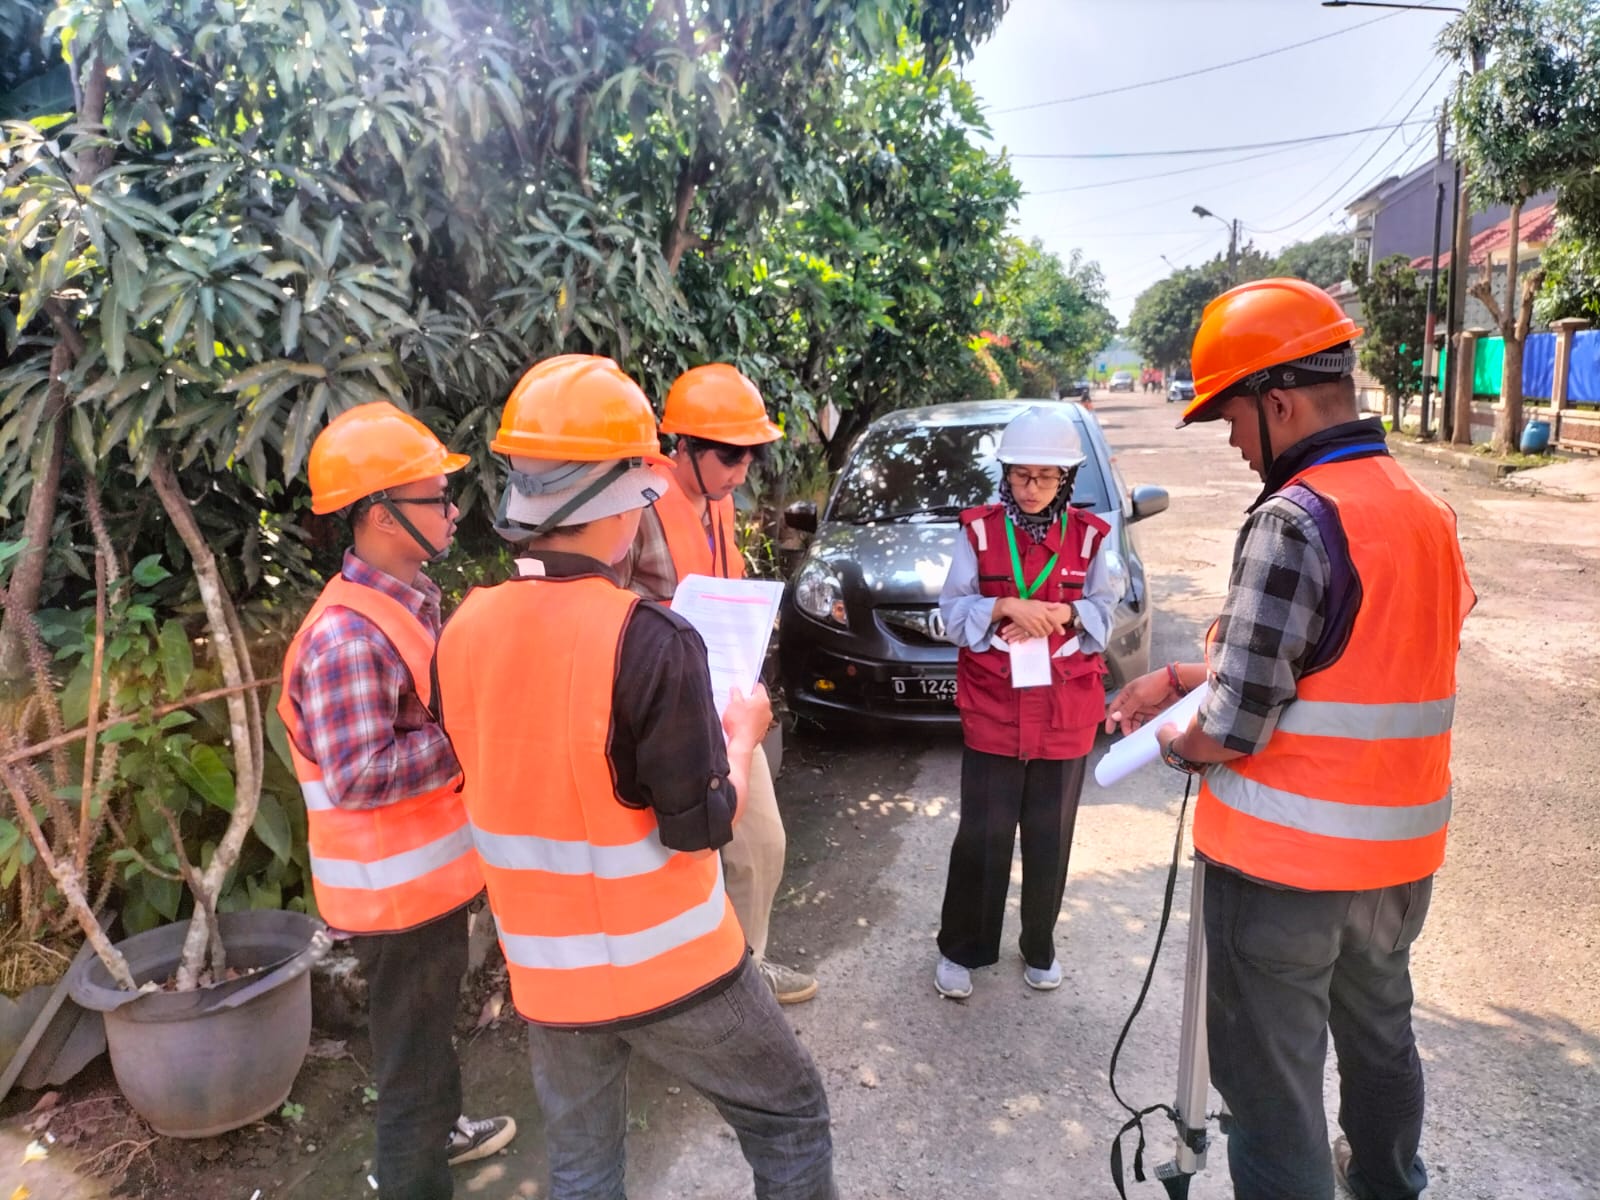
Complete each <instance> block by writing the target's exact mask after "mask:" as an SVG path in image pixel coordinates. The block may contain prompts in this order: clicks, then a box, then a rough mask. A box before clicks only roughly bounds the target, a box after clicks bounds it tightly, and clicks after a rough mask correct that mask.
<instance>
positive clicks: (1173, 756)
mask: <svg viewBox="0 0 1600 1200" xmlns="http://www.w3.org/2000/svg"><path fill="white" fill-rule="evenodd" d="M1176 741H1177V739H1176V738H1174V739H1173V742H1176ZM1161 761H1162V762H1164V763H1166V764H1167V766H1169V767H1171V768H1172V769H1173V770H1174V771H1182V772H1183V773H1184V774H1185V775H1203V774H1205V769H1206V768H1205V764H1204V763H1197V762H1195V761H1194V760H1193V759H1190V758H1185V757H1184V756H1183V755H1182V754H1180V753H1178V750H1177V747H1176V746H1175V745H1173V743H1172V742H1169V743H1167V748H1166V749H1165V750H1163V751H1162V752H1161Z"/></svg>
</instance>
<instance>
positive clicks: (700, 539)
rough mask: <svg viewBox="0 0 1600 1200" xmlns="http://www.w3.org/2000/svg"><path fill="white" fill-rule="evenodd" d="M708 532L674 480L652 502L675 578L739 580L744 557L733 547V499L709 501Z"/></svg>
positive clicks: (742, 570)
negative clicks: (702, 576)
mask: <svg viewBox="0 0 1600 1200" xmlns="http://www.w3.org/2000/svg"><path fill="white" fill-rule="evenodd" d="M709 505H710V514H711V522H710V530H709V531H708V530H707V528H706V522H705V521H702V520H701V519H700V514H699V513H698V512H696V511H695V506H694V502H693V501H691V500H690V499H689V495H688V493H687V492H685V491H684V490H683V487H682V485H681V484H679V483H678V481H677V479H676V478H674V479H673V481H672V484H671V486H670V487H668V488H667V494H666V495H665V496H662V497H661V499H659V500H657V501H656V503H655V512H656V517H657V518H658V519H659V520H660V521H661V529H662V532H664V533H665V534H666V535H667V548H668V549H669V550H670V551H671V552H672V565H673V567H674V568H676V570H677V572H678V578H679V579H682V578H683V577H684V576H685V575H711V576H714V577H715V578H718V579H743V578H744V555H742V554H740V553H739V547H738V546H737V545H735V544H734V527H733V520H734V509H733V497H732V496H724V497H723V498H722V499H721V500H712V501H710V502H709Z"/></svg>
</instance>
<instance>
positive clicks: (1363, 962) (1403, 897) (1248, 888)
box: [1205, 866, 1433, 1200]
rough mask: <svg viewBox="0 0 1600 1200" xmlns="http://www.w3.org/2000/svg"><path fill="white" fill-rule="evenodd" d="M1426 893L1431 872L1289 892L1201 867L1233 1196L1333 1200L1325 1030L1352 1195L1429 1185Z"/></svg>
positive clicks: (1214, 1069)
mask: <svg viewBox="0 0 1600 1200" xmlns="http://www.w3.org/2000/svg"><path fill="white" fill-rule="evenodd" d="M1432 895H1433V878H1432V876H1429V877H1428V878H1426V879H1420V880H1418V881H1417V882H1415V883H1407V884H1401V885H1399V886H1397V887H1388V888H1376V889H1373V890H1370V891H1361V892H1295V891H1287V890H1283V889H1280V888H1274V887H1268V886H1266V885H1265V884H1260V883H1256V882H1254V881H1252V880H1249V879H1246V878H1245V877H1244V876H1242V875H1239V874H1237V873H1236V872H1233V871H1229V870H1227V869H1225V868H1222V867H1217V866H1208V867H1207V869H1206V886H1205V926H1206V949H1207V953H1208V955H1209V960H1208V961H1209V972H1208V979H1207V990H1206V1018H1207V1019H1206V1032H1207V1036H1208V1038H1209V1041H1210V1051H1211V1079H1212V1082H1213V1083H1214V1084H1216V1088H1217V1091H1219V1092H1220V1093H1221V1094H1222V1098H1223V1099H1224V1100H1226V1101H1227V1102H1228V1109H1229V1111H1230V1112H1231V1113H1232V1114H1233V1123H1232V1126H1231V1127H1230V1132H1229V1134H1228V1167H1229V1171H1230V1173H1231V1174H1232V1176H1233V1188H1234V1196H1235V1197H1236V1200H1269V1198H1270V1200H1332V1197H1333V1193H1334V1183H1333V1164H1332V1162H1331V1159H1330V1156H1329V1153H1328V1121H1327V1116H1326V1114H1325V1113H1324V1112H1323V1107H1322V1072H1323V1064H1324V1063H1325V1062H1326V1061H1327V1057H1328V1033H1329V1031H1330V1030H1331V1031H1332V1033H1333V1047H1334V1052H1335V1054H1336V1055H1337V1056H1338V1062H1339V1125H1340V1127H1341V1128H1342V1129H1343V1130H1344V1132H1345V1136H1346V1137H1348V1138H1349V1139H1350V1148H1351V1151H1352V1154H1353V1158H1352V1162H1351V1171H1350V1188H1351V1191H1353V1192H1354V1193H1355V1195H1356V1196H1357V1197H1358V1198H1359V1200H1412V1198H1413V1197H1415V1196H1416V1195H1417V1194H1418V1193H1419V1192H1421V1191H1422V1189H1423V1188H1424V1187H1426V1186H1427V1183H1428V1174H1427V1171H1426V1170H1424V1169H1423V1164H1422V1159H1421V1158H1420V1157H1419V1156H1418V1154H1417V1147H1418V1144H1419V1143H1420V1141H1421V1139H1422V1104H1423V1089H1422V1063H1421V1061H1420V1060H1419V1059H1418V1057H1417V1043H1416V1038H1415V1036H1414V1035H1413V1032H1412V1028H1411V970H1410V953H1411V943H1412V942H1414V941H1415V940H1416V938H1417V934H1418V933H1419V932H1421V929H1422V922H1423V920H1424V918H1426V916H1427V914H1428V902H1429V900H1430V898H1431V897H1432Z"/></svg>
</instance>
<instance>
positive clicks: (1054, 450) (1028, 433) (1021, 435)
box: [995, 407, 1085, 470]
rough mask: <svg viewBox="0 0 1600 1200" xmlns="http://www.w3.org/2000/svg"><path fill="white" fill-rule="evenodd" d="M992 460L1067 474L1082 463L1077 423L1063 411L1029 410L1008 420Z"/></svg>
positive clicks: (1082, 456) (1062, 409)
mask: <svg viewBox="0 0 1600 1200" xmlns="http://www.w3.org/2000/svg"><path fill="white" fill-rule="evenodd" d="M995 458H997V459H999V460H1000V461H1001V462H1003V463H1005V464H1007V465H1008V466H1009V465H1012V464H1017V465H1021V466H1029V467H1060V468H1062V469H1063V470H1070V469H1071V468H1073V467H1077V466H1081V465H1082V464H1083V462H1084V459H1085V455H1084V453H1083V443H1082V442H1080V441H1079V440H1078V423H1077V422H1076V421H1074V420H1073V419H1072V418H1071V416H1069V415H1068V410H1067V409H1066V408H1065V407H1061V408H1055V407H1052V408H1039V407H1035V408H1030V409H1028V410H1027V411H1026V412H1023V413H1019V414H1017V415H1016V416H1015V417H1013V418H1012V419H1011V424H1009V425H1007V426H1006V428H1005V432H1004V433H1002V434H1001V435H1000V448H999V449H998V450H997V451H995Z"/></svg>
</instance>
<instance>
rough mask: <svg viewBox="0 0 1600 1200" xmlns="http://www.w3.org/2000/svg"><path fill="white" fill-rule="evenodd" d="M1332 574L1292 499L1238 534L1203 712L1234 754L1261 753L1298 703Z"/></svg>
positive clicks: (1273, 502) (1205, 727) (1206, 728)
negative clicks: (1286, 708) (1299, 684)
mask: <svg viewBox="0 0 1600 1200" xmlns="http://www.w3.org/2000/svg"><path fill="white" fill-rule="evenodd" d="M1330 575H1331V570H1330V567H1329V563H1328V552H1327V549H1326V548H1325V547H1324V546H1323V543H1322V534H1321V533H1320V531H1319V530H1318V529H1317V526H1316V522H1315V521H1314V520H1312V518H1311V515H1310V514H1309V513H1307V512H1306V510H1305V509H1303V508H1301V507H1300V506H1299V505H1298V504H1296V503H1294V501H1292V500H1288V499H1285V498H1284V497H1283V496H1273V497H1271V498H1270V499H1268V500H1267V501H1265V502H1264V503H1263V504H1262V505H1261V506H1260V507H1259V508H1257V509H1256V510H1255V511H1254V512H1252V513H1251V514H1250V516H1249V518H1248V519H1247V520H1246V521H1245V523H1244V527H1243V528H1242V529H1240V530H1239V539H1238V542H1237V543H1236V545H1235V546H1234V552H1233V576H1232V578H1231V579H1230V580H1229V581H1228V598H1227V600H1226V601H1224V603H1223V607H1222V615H1221V617H1219V618H1218V620H1217V630H1216V636H1215V638H1214V639H1213V640H1212V643H1211V649H1210V656H1209V664H1210V680H1211V694H1210V696H1208V697H1207V699H1206V702H1205V704H1204V705H1203V706H1202V708H1201V710H1200V728H1201V730H1202V731H1203V732H1205V733H1206V734H1207V735H1209V736H1210V737H1212V738H1214V739H1215V740H1217V741H1219V742H1221V743H1222V744H1223V745H1224V746H1226V747H1227V748H1228V749H1229V750H1237V751H1238V752H1240V753H1241V754H1255V753H1257V752H1258V751H1259V750H1261V749H1262V747H1264V746H1265V745H1266V744H1267V740H1268V739H1269V738H1270V737H1271V736H1272V731H1273V729H1274V728H1276V726H1277V724H1278V716H1279V714H1280V713H1281V712H1282V711H1283V706H1284V705H1286V704H1288V703H1289V701H1291V700H1293V699H1294V698H1295V693H1296V681H1297V680H1298V679H1299V678H1300V676H1301V675H1302V674H1303V673H1304V670H1305V667H1306V664H1307V662H1308V661H1309V659H1310V657H1311V654H1312V651H1313V650H1314V649H1315V647H1316V645H1317V640H1318V639H1319V638H1320V637H1321V636H1322V625H1323V613H1322V607H1323V599H1324V597H1325V595H1326V594H1327V590H1328V580H1329V578H1330Z"/></svg>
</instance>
